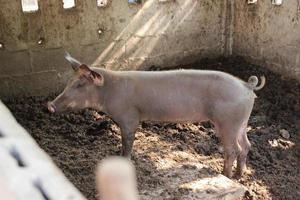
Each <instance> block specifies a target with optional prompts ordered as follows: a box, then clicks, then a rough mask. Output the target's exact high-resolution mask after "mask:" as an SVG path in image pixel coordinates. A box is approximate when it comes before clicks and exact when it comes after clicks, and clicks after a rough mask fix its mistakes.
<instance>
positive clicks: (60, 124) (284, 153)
mask: <svg viewBox="0 0 300 200" xmlns="http://www.w3.org/2000/svg"><path fill="white" fill-rule="evenodd" d="M180 68H196V69H216V70H222V71H226V72H229V73H231V74H233V75H236V76H238V77H240V78H242V79H244V80H247V79H248V77H249V76H250V75H261V74H264V75H265V76H266V78H267V85H266V86H265V88H264V89H262V90H261V91H258V92H257V96H258V98H257V99H256V103H255V106H254V109H253V113H252V115H251V118H250V123H249V127H248V130H249V131H248V137H249V139H250V142H251V144H252V149H251V151H250V153H249V157H248V158H249V159H248V173H247V174H246V175H245V176H244V177H243V178H242V179H241V180H239V181H238V182H240V183H241V184H243V185H244V186H245V187H246V188H247V189H248V191H247V192H246V195H245V197H244V199H297V197H299V196H300V193H299V191H300V188H299V183H300V168H299V166H300V162H299V158H300V151H299V150H300V148H299V141H300V138H299V130H300V129H299V128H300V121H299V113H300V99H299V94H300V86H299V82H297V81H296V80H284V79H283V78H282V77H280V76H279V75H277V74H274V73H272V72H271V71H269V70H267V69H264V68H261V67H259V66H254V65H250V64H248V63H246V62H244V61H243V60H242V59H240V58H234V59H218V60H206V61H203V62H201V63H197V64H195V65H189V66H180ZM153 69H156V70H159V69H160V67H153ZM53 96H54V95H52V96H51V97H20V98H18V99H13V100H9V101H6V102H4V103H5V104H6V105H7V106H8V107H9V109H10V110H11V111H12V112H13V114H14V116H15V117H16V118H17V120H18V121H19V123H21V124H22V125H23V126H24V127H25V128H26V129H27V130H28V131H29V133H30V134H31V135H32V136H33V137H34V138H35V139H36V141H37V142H38V144H39V145H40V146H41V147H42V148H43V149H44V150H45V151H46V152H47V153H48V154H49V155H50V156H51V157H52V159H53V160H54V162H55V163H56V164H57V165H58V166H59V167H60V168H61V169H62V170H63V172H64V173H65V174H66V176H67V177H68V178H69V179H70V180H71V181H72V182H73V183H74V184H75V186H76V187H77V188H78V189H79V190H81V191H82V193H83V194H84V195H85V196H86V197H87V198H88V199H91V200H92V199H96V197H97V193H96V191H95V189H94V187H95V184H94V182H95V180H94V169H95V167H96V164H97V162H99V161H100V160H101V159H103V158H104V157H107V156H110V155H118V154H119V153H120V149H121V140H120V131H119V128H118V127H117V126H116V124H114V123H113V121H111V120H110V119H109V118H108V117H107V116H105V115H103V114H101V113H97V112H95V111H92V110H85V111H81V112H78V113H68V114H59V115H58V114H55V115H53V114H49V113H48V112H47V110H46V106H45V104H46V102H47V101H48V100H50V99H52V98H53ZM282 129H285V130H287V131H288V133H289V137H288V138H286V137H283V136H282V134H281V132H282V131H281V132H280V130H282ZM133 162H134V164H135V166H136V169H137V177H138V187H139V191H140V194H141V195H142V196H147V195H149V194H150V195H155V194H159V195H161V197H162V199H185V196H184V195H186V193H185V192H186V190H185V189H184V188H182V189H179V190H178V187H173V186H174V184H178V183H180V184H182V185H184V184H186V183H187V182H191V181H194V180H195V179H199V178H205V177H203V174H206V175H205V176H207V177H209V176H211V175H214V174H217V173H221V171H222V166H223V159H222V154H221V153H220V152H219V150H218V139H217V137H216V136H215V134H214V130H213V128H212V127H211V126H210V124H207V123H204V124H199V123H194V124H155V123H142V124H141V125H140V127H139V128H138V131H137V134H136V140H135V144H134V153H133ZM204 165H205V166H208V167H203V166H204Z"/></svg>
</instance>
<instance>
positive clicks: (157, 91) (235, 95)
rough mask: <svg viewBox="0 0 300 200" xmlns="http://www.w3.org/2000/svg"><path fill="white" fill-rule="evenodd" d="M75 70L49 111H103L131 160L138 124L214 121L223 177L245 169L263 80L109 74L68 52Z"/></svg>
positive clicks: (217, 74) (194, 73) (212, 74)
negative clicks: (251, 123)
mask: <svg viewBox="0 0 300 200" xmlns="http://www.w3.org/2000/svg"><path fill="white" fill-rule="evenodd" d="M65 58H66V60H67V61H69V62H70V63H71V66H72V68H73V70H74V71H75V74H74V77H73V78H72V79H71V80H70V81H69V83H68V84H67V86H66V88H65V89H64V91H63V92H62V93H61V94H60V95H59V96H57V97H56V98H55V99H54V100H53V101H51V102H48V110H49V111H50V112H51V113H54V112H63V111H68V110H69V111H75V110H80V109H85V108H92V109H95V110H98V111H101V112H104V113H106V114H107V115H108V116H110V117H111V119H112V120H113V121H115V122H116V123H117V124H118V126H119V127H120V130H121V137H122V155H123V156H125V157H128V158H130V157H131V152H132V146H133V142H134V138H135V130H136V128H137V127H138V125H139V123H140V122H142V121H154V122H178V123H179V122H192V123H194V122H203V121H210V122H211V123H213V125H214V127H215V129H216V134H217V136H218V137H219V138H220V141H221V143H222V145H223V149H224V166H223V174H224V175H225V176H227V177H231V176H232V166H233V162H234V161H235V160H237V169H236V173H235V176H236V177H240V176H241V175H242V174H243V171H244V169H245V168H246V158H247V154H248V152H249V150H250V147H251V144H250V142H249V140H248V138H247V133H246V132H247V123H248V120H249V117H250V114H251V111H252V108H253V104H254V100H255V98H256V95H255V93H254V91H256V90H260V89H262V88H263V87H264V85H265V82H266V81H265V77H264V76H262V77H260V78H261V83H260V85H259V86H257V85H258V78H257V77H256V76H251V77H250V78H249V80H248V82H244V81H243V80H240V79H238V78H236V77H234V76H232V75H230V74H227V73H224V72H221V71H212V70H171V71H155V72H152V71H112V70H108V69H103V68H95V67H89V66H87V65H86V64H82V63H81V62H79V61H78V60H76V59H75V58H72V57H71V56H70V54H68V53H66V55H65Z"/></svg>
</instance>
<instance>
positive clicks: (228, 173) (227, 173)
mask: <svg viewBox="0 0 300 200" xmlns="http://www.w3.org/2000/svg"><path fill="white" fill-rule="evenodd" d="M222 174H223V175H224V176H226V177H228V178H231V177H232V173H231V172H228V171H223V173H222Z"/></svg>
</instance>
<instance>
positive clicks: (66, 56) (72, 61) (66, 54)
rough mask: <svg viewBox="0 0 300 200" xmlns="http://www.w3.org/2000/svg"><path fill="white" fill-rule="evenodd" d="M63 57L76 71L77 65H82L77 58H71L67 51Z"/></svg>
mask: <svg viewBox="0 0 300 200" xmlns="http://www.w3.org/2000/svg"><path fill="white" fill-rule="evenodd" d="M65 59H66V60H67V61H68V62H69V63H71V66H72V68H73V69H74V71H77V70H78V69H79V67H80V66H81V65H82V63H81V62H79V61H78V60H76V59H75V58H73V57H72V56H71V55H70V54H69V53H68V52H65Z"/></svg>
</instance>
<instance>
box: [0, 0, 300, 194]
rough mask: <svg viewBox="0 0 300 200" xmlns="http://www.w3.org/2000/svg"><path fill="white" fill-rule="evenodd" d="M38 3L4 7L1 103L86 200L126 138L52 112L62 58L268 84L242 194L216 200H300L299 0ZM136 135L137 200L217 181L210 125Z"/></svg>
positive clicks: (87, 116) (151, 128)
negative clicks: (100, 168) (100, 169)
mask: <svg viewBox="0 0 300 200" xmlns="http://www.w3.org/2000/svg"><path fill="white" fill-rule="evenodd" d="M21 2H22V3H23V4H21ZM26 2H27V3H29V2H31V4H26ZM32 2H33V3H32ZM34 2H35V1H21V0H14V1H5V0H0V5H1V8H2V9H1V10H0V77H1V82H0V97H1V100H2V101H3V102H4V104H5V105H6V106H7V107H8V108H9V109H10V111H11V112H12V114H13V115H14V117H15V118H16V120H17V121H18V122H19V123H20V124H21V125H22V126H23V127H24V128H25V129H26V130H27V131H28V133H29V134H30V135H31V136H32V137H33V138H34V140H35V141H36V142H37V143H38V144H39V146H40V147H41V148H42V149H43V150H45V152H46V153H47V154H48V155H49V156H50V157H51V158H52V160H53V161H54V163H55V164H56V165H57V166H58V167H59V168H60V169H61V170H62V171H63V172H64V174H65V176H66V177H67V178H68V179H69V180H70V181H71V182H72V183H73V184H74V185H75V187H76V188H78V189H79V190H80V191H81V192H82V194H83V195H84V196H85V197H86V198H87V199H91V200H93V199H97V198H98V197H99V195H98V192H97V191H96V187H95V168H96V166H97V163H98V162H99V161H101V160H102V159H103V158H105V157H108V156H112V155H119V154H120V153H121V136H120V130H119V128H118V126H117V125H116V124H115V123H114V122H113V121H112V120H111V119H110V118H109V117H108V116H106V115H105V114H104V113H101V112H99V111H95V110H91V109H87V110H83V111H80V112H71V113H62V114H50V113H49V112H48V111H47V108H46V103H47V101H49V100H53V98H54V97H55V96H57V95H58V94H59V93H60V92H61V91H62V90H63V88H64V87H65V85H66V83H67V81H68V80H69V78H70V77H71V76H72V69H71V67H70V66H69V64H68V63H67V62H66V61H65V60H64V52H65V51H68V52H70V53H71V54H72V55H73V56H74V57H75V58H77V59H78V60H80V61H82V62H85V63H87V64H90V65H92V66H95V67H102V68H106V69H112V70H152V71H159V70H169V69H178V68H180V69H181V68H184V69H197V70H204V69H212V70H220V71H224V72H228V73H230V74H232V75H234V76H236V77H239V78H241V79H243V80H245V81H247V79H248V78H249V77H250V76H251V75H256V76H260V75H264V76H265V77H266V80H267V83H266V85H265V87H264V88H263V89H262V90H260V91H257V92H256V94H257V96H258V98H256V101H255V104H254V108H253V111H252V114H251V117H250V121H249V125H248V137H249V140H250V142H251V144H252V148H251V150H250V152H249V154H248V160H247V171H246V173H245V174H244V175H243V176H242V178H240V179H239V180H235V179H231V181H232V183H231V182H230V184H237V185H238V186H242V187H243V188H244V189H245V192H241V193H238V194H236V193H235V194H234V195H236V196H234V195H232V196H230V195H228V194H229V193H230V192H231V190H230V189H228V190H226V189H225V190H224V192H223V193H224V194H222V195H223V196H214V198H215V199H218V198H225V199H226V198H227V199H236V198H239V197H240V196H241V194H243V197H241V198H242V199H298V197H299V196H300V193H299V191H300V188H299V183H300V167H299V166H300V161H299V158H300V148H299V141H300V136H299V130H300V129H299V128H300V118H299V117H300V115H299V113H300V85H299V80H300V1H299V0H289V1H287V0H286V1H282V4H280V3H277V4H272V2H275V1H262V0H258V1H251V3H249V2H250V1H234V0H175V1H173V0H170V1H168V0H167V1H160V0H146V1H123V0H108V1H96V0H95V1H68V0H64V1H58V0H57V1H36V2H38V3H36V4H35V3H34ZM72 2H74V4H73V3H72ZM276 2H280V1H276ZM26 5H30V6H27V7H26ZM137 98H138V97H137ZM0 130H1V129H0ZM0 133H1V132H0ZM0 136H1V134H0ZM135 137H136V139H135V142H134V150H133V155H132V162H133V164H134V166H135V167H136V173H137V182H138V191H139V195H140V199H201V198H200V197H199V196H197V195H196V194H197V192H198V193H199V190H200V193H201V189H203V188H205V184H204V185H203V184H202V185H201V188H199V186H198V188H197V185H196V184H195V185H193V183H194V182H193V181H196V180H206V179H207V178H209V177H215V176H218V174H221V172H222V167H223V156H222V150H221V148H220V144H219V143H220V142H219V140H218V138H217V136H216V134H215V130H214V127H213V126H212V125H211V124H210V123H209V122H205V123H186V124H176V123H162V124H160V123H154V122H143V123H141V124H140V126H139V127H138V130H137V132H136V136H135ZM2 139H3V138H1V137H0V140H2ZM0 162H2V163H3V161H1V160H0ZM0 166H1V163H0ZM0 169H1V168H0ZM0 174H1V173H0ZM0 178H2V177H1V176H0ZM221 180H223V179H221ZM224 184H225V183H224ZM225 185H226V184H225ZM179 186H180V187H179ZM195 188H196V189H195ZM214 192H215V191H214V190H211V189H209V190H205V195H212V196H201V197H202V199H206V198H205V197H207V198H212V197H213V194H214ZM195 195H196V196H195ZM201 195H203V194H202V193H201ZM226 195H227V196H226ZM100 198H101V197H100ZM50 199H51V198H50Z"/></svg>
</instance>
